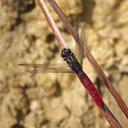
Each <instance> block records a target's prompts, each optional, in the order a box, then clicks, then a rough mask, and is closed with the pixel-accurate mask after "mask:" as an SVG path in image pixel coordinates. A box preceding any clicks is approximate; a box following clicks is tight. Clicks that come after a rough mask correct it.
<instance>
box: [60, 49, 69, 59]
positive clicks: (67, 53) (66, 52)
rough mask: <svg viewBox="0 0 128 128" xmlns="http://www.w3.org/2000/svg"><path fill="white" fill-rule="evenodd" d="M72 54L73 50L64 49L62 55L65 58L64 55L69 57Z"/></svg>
mask: <svg viewBox="0 0 128 128" xmlns="http://www.w3.org/2000/svg"><path fill="white" fill-rule="evenodd" d="M70 54H71V50H70V49H66V48H64V49H62V52H61V56H62V57H63V58H64V57H67V56H69V55H70Z"/></svg>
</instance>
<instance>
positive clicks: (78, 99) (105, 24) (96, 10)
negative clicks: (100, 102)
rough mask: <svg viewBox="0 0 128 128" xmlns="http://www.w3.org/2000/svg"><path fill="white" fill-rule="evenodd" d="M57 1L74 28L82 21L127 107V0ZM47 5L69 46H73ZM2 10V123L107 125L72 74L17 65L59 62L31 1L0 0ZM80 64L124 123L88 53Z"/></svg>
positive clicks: (60, 127)
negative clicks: (45, 71) (28, 69)
mask: <svg viewBox="0 0 128 128" xmlns="http://www.w3.org/2000/svg"><path fill="white" fill-rule="evenodd" d="M57 3H58V4H59V6H60V7H61V8H62V10H63V11H64V12H65V14H66V16H67V17H68V18H69V20H70V21H71V23H72V24H73V25H74V27H75V23H76V21H79V26H81V24H83V23H86V30H85V32H86V33H85V37H86V41H87V45H88V47H89V49H90V50H91V52H92V54H93V56H94V57H95V59H96V60H97V62H98V63H99V65H100V66H101V67H102V68H103V70H104V72H105V73H106V75H107V76H108V77H109V79H110V80H111V82H112V84H113V86H114V87H115V88H116V90H117V91H118V93H119V94H120V96H121V97H122V98H123V100H124V101H125V103H126V104H127V106H128V89H127V84H128V1H127V0H65V1H63V0H57ZM47 5H48V8H49V11H50V12H51V14H52V15H53V17H54V19H55V21H56V23H57V25H58V26H59V28H60V30H61V31H62V33H63V36H64V38H65V40H66V41H67V43H68V45H69V46H70V47H71V48H72V47H74V41H73V39H72V37H71V36H70V35H69V33H68V32H67V30H66V29H65V28H64V26H63V24H62V22H61V21H60V19H59V18H58V17H57V15H56V14H55V13H54V11H53V10H52V8H51V7H50V5H49V4H48V3H47ZM0 14H1V15H0V122H1V125H0V128H110V126H109V124H108V123H107V121H106V120H105V119H104V117H103V116H102V114H101V113H100V112H99V110H98V109H97V107H96V106H95V104H94V103H93V102H92V101H91V98H90V97H89V96H88V94H87V93H86V91H85V89H84V88H83V86H81V83H80V82H79V80H78V79H77V77H76V76H75V75H74V74H71V73H68V74H66V73H58V74H56V73H38V74H30V73H27V72H26V70H25V69H24V68H23V67H19V66H18V65H17V64H19V63H37V64H42V63H45V64H47V65H49V64H50V63H52V62H54V63H63V60H62V59H61V57H60V50H59V47H58V43H57V41H56V39H55V37H54V35H53V33H52V31H51V29H50V27H49V26H48V24H47V22H46V19H45V18H44V16H43V14H42V12H41V10H40V8H39V7H38V6H37V5H36V3H35V2H34V0H1V1H0ZM77 19H78V20H77ZM79 29H81V27H79ZM83 67H84V70H85V71H86V73H87V74H88V75H89V77H90V78H91V80H92V81H93V82H94V83H95V85H96V86H97V88H98V89H99V91H100V92H101V95H102V97H103V99H104V101H105V103H106V104H107V105H108V106H109V108H110V109H111V111H112V112H113V114H114V115H115V117H116V118H117V119H118V120H119V121H120V123H121V124H122V126H123V127H124V128H127V127H128V120H127V119H126V117H125V116H124V115H123V113H122V112H121V110H120V108H119V107H118V105H117V103H116V102H115V100H114V99H113V98H112V96H111V94H110V93H109V92H108V91H107V89H106V87H105V86H104V84H103V83H102V82H101V81H100V80H99V78H98V76H97V74H96V72H95V71H94V69H93V68H92V66H91V65H90V63H89V62H88V60H87V59H86V58H85V59H84V64H83Z"/></svg>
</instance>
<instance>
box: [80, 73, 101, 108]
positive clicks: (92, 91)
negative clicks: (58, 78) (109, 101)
mask: <svg viewBox="0 0 128 128" xmlns="http://www.w3.org/2000/svg"><path fill="white" fill-rule="evenodd" d="M78 77H79V79H80V81H81V83H82V84H83V86H84V87H85V88H86V89H87V91H88V93H89V94H90V95H91V97H92V99H93V100H94V101H95V103H96V104H97V105H98V106H99V107H100V108H101V109H103V107H104V102H103V100H102V98H101V95H100V93H99V92H98V90H97V89H96V87H95V86H94V84H93V83H92V81H91V80H90V79H89V77H88V76H87V75H86V74H85V73H84V72H83V71H82V72H81V73H79V74H78Z"/></svg>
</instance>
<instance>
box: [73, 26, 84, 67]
mask: <svg viewBox="0 0 128 128" xmlns="http://www.w3.org/2000/svg"><path fill="white" fill-rule="evenodd" d="M77 27H78V28H79V25H77ZM78 28H77V30H78ZM78 33H79V35H80V38H81V39H82V40H83V41H84V42H86V24H85V23H83V24H81V30H80V31H79V30H78ZM82 47H83V46H81V45H80V44H78V43H76V45H75V56H76V57H77V59H78V61H79V63H80V64H81V66H82V65H83V59H84V51H83V48H82Z"/></svg>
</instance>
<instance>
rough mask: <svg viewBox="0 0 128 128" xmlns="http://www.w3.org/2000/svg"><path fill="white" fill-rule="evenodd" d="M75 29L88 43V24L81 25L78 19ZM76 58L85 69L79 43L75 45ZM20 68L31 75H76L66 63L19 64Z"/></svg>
mask: <svg viewBox="0 0 128 128" xmlns="http://www.w3.org/2000/svg"><path fill="white" fill-rule="evenodd" d="M75 28H76V31H77V32H78V34H79V35H80V37H81V39H83V40H85V41H84V42H86V38H85V37H86V23H81V24H80V23H79V22H78V19H77V21H76V22H75ZM74 51H75V53H74V54H75V56H76V58H77V60H78V62H79V63H80V65H81V66H82V67H83V60H84V58H85V56H84V53H83V50H82V46H81V45H80V44H78V43H76V44H75V50H74ZM18 65H20V66H24V67H25V69H26V71H27V72H29V73H33V74H34V73H74V72H73V71H72V70H71V68H70V67H69V66H68V65H67V64H66V63H52V64H49V65H48V64H45V63H44V64H32V63H29V64H27V63H24V64H18Z"/></svg>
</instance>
